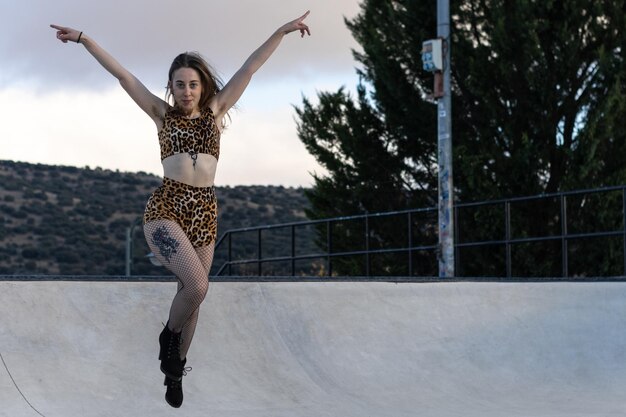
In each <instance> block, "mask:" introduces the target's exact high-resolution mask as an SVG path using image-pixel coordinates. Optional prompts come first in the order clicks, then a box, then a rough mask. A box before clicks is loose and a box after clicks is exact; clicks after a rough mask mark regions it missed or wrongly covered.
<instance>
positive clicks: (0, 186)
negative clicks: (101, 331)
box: [0, 161, 313, 275]
mask: <svg viewBox="0 0 626 417" xmlns="http://www.w3.org/2000/svg"><path fill="white" fill-rule="evenodd" d="M160 182H161V179H160V178H159V177H157V176H154V175H150V174H146V173H124V172H117V171H109V170H103V169H100V168H96V169H90V168H89V167H85V168H76V167H68V166H50V165H40V164H28V163H21V162H12V161H0V274H63V275H95V274H97V275H123V274H124V272H125V248H126V231H127V229H128V228H129V227H130V226H131V225H132V224H133V223H135V221H136V220H137V219H139V218H140V217H141V216H142V214H143V210H144V207H145V203H146V201H147V199H148V196H149V195H150V194H151V193H152V191H153V190H154V188H156V187H157V186H158V185H159V184H160ZM216 194H217V198H218V202H219V232H218V235H219V236H221V235H222V234H223V233H224V232H225V231H227V230H229V229H232V228H242V227H249V226H259V225H265V224H278V223H287V222H294V221H302V220H306V217H305V214H304V209H305V207H307V205H308V201H307V199H306V197H305V196H304V190H303V189H301V188H298V189H296V188H285V187H280V186H278V187H275V186H270V187H265V186H238V187H216ZM255 239H256V237H255V236H242V237H241V238H240V239H238V240H237V244H236V247H235V248H236V249H237V251H238V252H237V256H239V257H241V256H249V255H250V254H253V253H255V250H256V247H255V244H256V240H255ZM312 241H313V239H309V238H308V237H306V238H305V246H307V245H308V246H311V245H312V243H310V242H312ZM133 244H134V251H133V268H132V272H133V274H135V275H163V274H166V271H165V270H164V269H163V268H162V267H155V266H153V265H152V264H150V262H148V260H147V259H146V257H145V255H146V254H147V253H148V252H149V250H148V248H147V245H146V244H145V241H144V239H143V232H142V229H141V227H136V228H135V233H134V236H133ZM281 245H282V246H284V245H285V241H284V239H281V238H278V239H273V241H272V242H264V247H263V256H271V255H272V254H273V253H278V252H281V253H284V250H280V248H279V246H281ZM222 252H223V251H218V253H217V254H216V261H215V265H218V264H220V262H223V260H224V259H225V256H226V254H225V253H222Z"/></svg>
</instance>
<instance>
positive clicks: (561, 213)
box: [212, 186, 626, 278]
mask: <svg viewBox="0 0 626 417" xmlns="http://www.w3.org/2000/svg"><path fill="white" fill-rule="evenodd" d="M616 193H621V194H620V196H619V198H615V194H616ZM593 196H600V197H601V198H602V199H603V200H601V201H603V202H604V203H606V202H607V201H609V200H611V198H613V200H619V204H618V205H619V208H618V207H612V208H609V209H607V210H606V212H603V213H598V214H599V215H600V214H602V215H605V216H609V217H611V218H612V219H613V224H611V225H610V227H609V229H610V230H572V231H570V229H572V228H573V229H580V228H581V226H580V223H579V222H580V219H579V218H577V219H574V220H572V219H571V217H576V216H575V214H576V213H577V212H580V211H581V210H583V209H584V206H585V205H587V206H593V204H592V203H590V201H591V200H592V199H593ZM555 202H556V203H555ZM568 203H569V207H568ZM596 203H597V202H596ZM533 204H535V205H536V206H538V207H539V209H538V210H543V209H546V210H547V211H548V212H545V213H543V212H542V213H539V212H536V211H535V209H533V207H532V205H533ZM613 204H615V203H613ZM524 205H526V207H525V208H520V207H524ZM555 205H556V206H558V209H555V211H554V213H550V212H549V211H550V210H551V209H554V207H551V206H555ZM541 206H543V209H542V208H541ZM546 207H547V208H546ZM625 207H626V186H616V187H605V188H598V189H588V190H577V191H570V192H562V193H553V194H542V195H537V196H531V197H519V198H511V199H502V200H491V201H484V202H475V203H463V204H456V205H455V206H454V215H455V262H456V270H457V271H463V270H464V266H465V265H467V264H469V263H470V262H469V261H471V260H472V259H471V258H472V255H471V254H470V255H467V254H464V251H467V250H470V251H471V250H481V248H482V249H484V250H492V248H498V250H500V251H502V250H503V252H504V255H503V256H502V257H503V262H504V270H503V271H502V273H501V274H498V276H506V277H507V278H510V277H512V276H519V275H518V274H517V273H516V272H515V271H514V266H515V259H514V256H513V252H514V250H517V248H518V247H521V246H522V245H532V244H542V243H550V242H551V243H554V242H556V243H557V244H558V245H559V246H560V264H561V268H560V276H562V277H569V276H570V268H569V266H570V260H571V257H570V254H569V253H570V249H571V248H570V245H571V243H572V242H573V241H580V240H583V239H592V238H616V237H618V238H619V239H620V242H621V254H620V257H621V260H620V262H621V265H620V268H619V271H618V273H616V274H614V275H622V276H623V275H626V229H625V226H624V225H626V209H625ZM483 209H486V211H490V213H489V215H488V216H487V218H483V219H481V222H482V223H478V224H483V225H484V224H491V225H492V226H493V227H492V228H493V233H494V234H495V235H496V236H490V237H486V238H485V237H482V238H475V237H473V235H475V234H476V233H475V232H476V230H472V228H471V227H464V226H463V224H464V220H466V222H467V221H469V222H470V223H471V221H473V220H475V219H473V216H474V217H479V215H477V214H476V213H477V212H479V211H480V210H483ZM472 212H473V213H474V215H472V214H471V213H472ZM436 213H437V208H436V207H431V208H420V209H412V210H403V211H393V212H385V213H375V214H362V215H356V216H344V217H335V218H329V219H322V220H312V221H302V222H293V223H283V224H276V225H266V226H258V227H248V228H240V229H231V230H228V231H226V232H225V233H224V234H223V235H222V236H221V237H220V239H219V240H218V242H217V244H216V248H215V252H216V255H217V253H218V252H219V251H226V254H225V255H224V256H222V258H225V260H224V261H223V263H222V264H221V265H220V266H217V265H216V266H215V268H216V269H217V272H216V273H215V274H212V275H215V276H224V275H229V276H230V275H233V269H234V268H235V269H236V268H242V267H246V268H248V272H249V273H250V274H253V275H257V276H264V275H269V274H272V273H273V272H272V271H270V270H267V269H266V267H265V265H268V264H275V263H283V264H284V263H287V264H288V265H289V267H287V268H286V270H285V268H283V273H282V275H285V276H291V277H295V276H299V275H315V276H320V277H322V276H324V277H332V276H333V275H334V270H333V261H335V260H336V259H337V258H346V257H362V259H363V262H364V275H365V276H366V277H369V276H372V275H384V274H380V273H379V272H377V273H375V274H373V273H372V269H371V260H372V257H374V256H376V255H385V254H400V255H401V256H402V257H403V258H404V259H405V261H403V262H406V264H405V265H404V271H405V272H406V274H408V276H409V277H412V276H431V277H432V276H435V275H436V274H437V272H436V270H433V273H430V274H423V271H422V273H419V272H418V271H416V268H415V257H414V255H415V254H416V253H418V252H420V253H422V254H423V253H426V254H428V256H430V257H431V258H432V260H433V261H435V262H436V260H437V257H438V256H439V248H438V244H437V238H436V227H437V226H436V225H437V220H436V218H434V216H436ZM514 215H515V216H516V218H515V221H512V218H513V216H514ZM521 215H524V216H526V217H525V218H521V217H520V216H521ZM428 216H431V219H430V220H429V221H428V222H427V223H429V224H427V225H424V224H422V225H421V227H422V228H423V227H426V228H429V229H430V230H431V231H432V230H434V232H433V233H430V234H428V233H427V234H426V236H430V238H428V237H426V239H425V240H426V241H424V236H425V235H424V234H422V235H421V236H420V239H422V241H421V242H417V243H416V242H415V236H414V235H415V234H416V233H415V230H416V224H415V220H416V219H417V218H418V217H421V218H424V217H428ZM541 216H544V217H545V218H546V219H549V221H548V223H549V225H548V226H545V225H544V228H546V227H547V228H549V229H551V230H549V231H543V232H542V231H539V232H538V233H537V232H536V230H535V234H534V235H533V233H532V232H533V231H532V230H531V229H533V227H528V228H527V229H520V224H524V223H529V224H532V222H533V219H535V220H537V219H539V218H540V217H541ZM587 216H588V217H589V215H587ZM383 218H389V219H391V218H397V219H395V220H394V221H395V222H396V225H398V224H399V223H397V222H402V224H404V226H402V227H401V228H403V229H404V230H405V233H406V235H405V236H403V237H402V239H401V240H403V241H404V242H405V244H402V245H398V246H393V247H386V248H375V247H372V246H375V245H372V243H373V239H374V238H375V237H376V236H375V234H376V232H375V230H374V231H373V228H372V227H371V224H372V222H373V221H375V220H377V219H383ZM616 219H618V220H617V221H616ZM355 221H361V222H362V223H363V226H362V230H361V232H360V233H359V234H360V236H358V235H357V236H354V235H353V236H351V237H350V238H349V239H348V240H352V241H353V243H354V246H353V249H348V250H346V248H345V247H341V248H339V249H338V250H337V248H335V247H334V242H333V234H334V233H333V230H334V229H335V228H336V227H337V225H341V224H345V223H347V222H355ZM490 222H491V223H490ZM577 222H578V223H577ZM574 226H575V227H574ZM311 227H312V228H314V229H315V232H314V233H313V232H311V231H308V237H307V240H309V241H310V240H311V239H315V240H316V241H317V248H316V249H314V250H309V251H308V252H307V251H305V252H306V253H301V252H302V250H299V249H298V248H297V245H296V241H297V237H298V235H299V233H302V232H299V231H300V230H303V229H306V228H311ZM595 227H596V228H597V229H607V228H606V227H599V226H595ZM353 229H354V228H353ZM513 229H520V230H513ZM535 229H537V227H535ZM539 229H541V227H539ZM277 230H283V231H286V232H287V234H288V236H289V237H288V240H289V246H290V247H289V253H288V254H282V255H275V254H272V253H269V254H267V255H266V256H264V248H265V247H266V246H267V241H266V238H265V236H266V235H268V234H271V233H273V232H274V231H277ZM324 230H325V233H324V232H323V231H324ZM250 233H253V234H255V240H256V243H255V250H254V252H255V255H254V256H250V255H248V256H237V257H235V256H234V255H233V251H234V246H233V244H234V242H233V240H234V238H236V237H237V236H238V235H243V234H250ZM324 235H325V236H324ZM343 242H345V239H344V240H343ZM324 246H325V248H323V247H324ZM319 247H322V249H319ZM490 248H491V249H490ZM268 252H269V251H268ZM217 260H218V257H217V256H216V261H217ZM311 260H321V261H322V263H323V264H322V266H323V268H322V267H321V266H320V265H318V269H319V270H318V271H317V272H316V273H313V274H311V273H308V274H307V273H302V272H301V271H300V270H299V269H298V268H297V267H296V265H297V263H298V262H299V261H311ZM611 261H615V260H611ZM250 266H252V269H250ZM614 269H615V268H614ZM416 272H418V273H416ZM462 274H463V273H462V272H461V274H460V275H462ZM234 275H241V274H238V273H235V274H234ZM477 276H481V275H480V274H478V275H477ZM556 276H558V274H557V275H556Z"/></svg>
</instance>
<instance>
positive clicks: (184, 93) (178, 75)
mask: <svg viewBox="0 0 626 417" xmlns="http://www.w3.org/2000/svg"><path fill="white" fill-rule="evenodd" d="M170 83H171V85H170V88H171V91H172V95H173V96H174V101H175V102H176V104H177V105H178V107H179V108H180V110H181V111H182V112H183V113H184V114H186V115H188V116H191V115H193V114H195V113H198V112H199V111H200V98H201V97H202V83H201V82H200V74H198V71H196V70H195V69H193V68H188V67H182V68H179V69H177V70H176V71H174V73H173V74H172V79H171V80H170Z"/></svg>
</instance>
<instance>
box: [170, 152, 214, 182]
mask: <svg viewBox="0 0 626 417" xmlns="http://www.w3.org/2000/svg"><path fill="white" fill-rule="evenodd" d="M194 157H195V161H194ZM194 162H195V165H194ZM161 164H162V165H163V176H165V177H167V178H171V179H173V180H175V181H178V182H182V183H184V184H187V185H191V186H193V187H211V186H212V185H213V184H214V182H215V172H216V170H217V159H215V157H214V156H213V155H209V154H206V153H199V154H195V155H190V154H188V153H178V154H174V155H171V156H168V157H167V158H165V159H164V160H162V161H161Z"/></svg>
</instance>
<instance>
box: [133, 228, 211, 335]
mask: <svg viewBox="0 0 626 417" xmlns="http://www.w3.org/2000/svg"><path fill="white" fill-rule="evenodd" d="M144 234H145V237H146V241H147V243H148V246H149V247H150V250H151V251H152V253H154V255H155V257H156V258H157V259H158V260H159V262H161V264H163V266H165V267H166V268H167V269H168V270H169V271H171V272H172V273H173V274H174V275H175V276H176V278H177V279H178V281H179V286H178V288H179V289H178V292H177V293H176V296H175V297H174V300H173V301H172V306H171V308H170V315H169V322H168V323H169V325H168V327H169V329H170V330H172V331H173V332H175V333H179V332H181V331H182V330H183V327H184V326H185V324H186V323H187V321H188V320H189V319H190V318H191V317H192V315H193V314H194V312H196V310H197V309H198V307H200V304H201V303H202V301H203V300H204V297H205V296H206V293H207V290H208V287H209V279H208V272H207V269H206V267H205V262H206V261H205V260H203V259H201V258H200V256H198V253H197V252H196V249H195V248H194V247H193V245H192V244H191V242H190V241H189V238H188V237H187V236H186V235H185V233H184V232H183V230H182V228H181V227H180V226H179V225H178V224H177V223H176V222H174V221H171V220H152V221H150V222H148V223H146V224H145V225H144Z"/></svg>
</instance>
